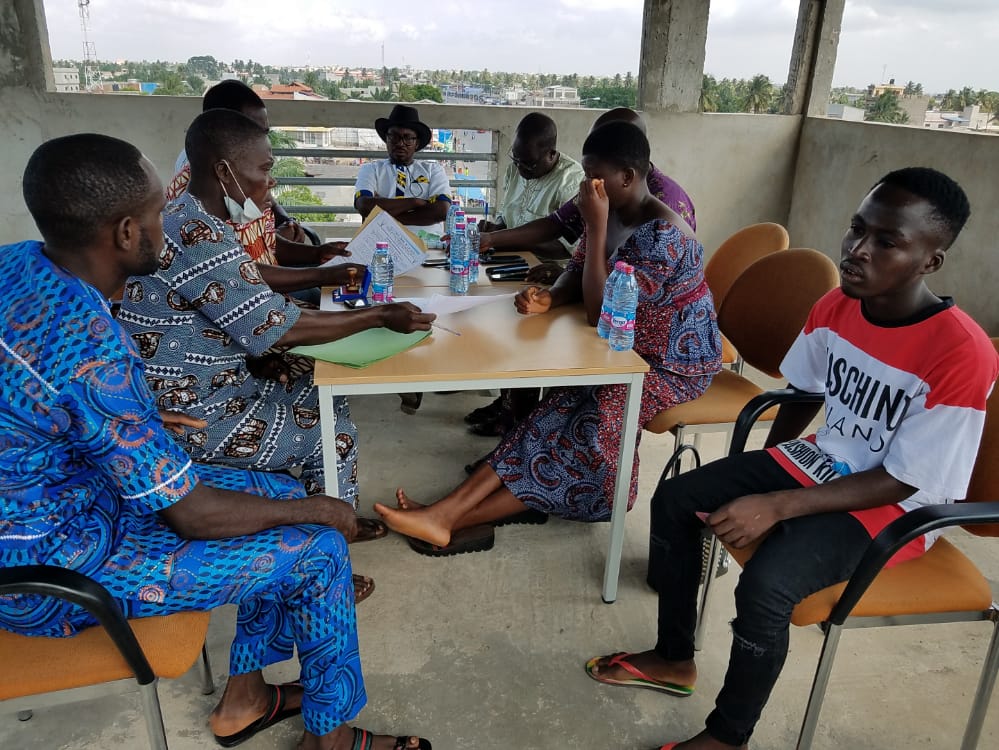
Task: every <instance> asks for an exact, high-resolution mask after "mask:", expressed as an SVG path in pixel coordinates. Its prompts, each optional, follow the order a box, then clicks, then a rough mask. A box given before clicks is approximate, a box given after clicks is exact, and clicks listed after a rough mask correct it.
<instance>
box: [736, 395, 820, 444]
mask: <svg viewBox="0 0 999 750" xmlns="http://www.w3.org/2000/svg"><path fill="white" fill-rule="evenodd" d="M824 398H825V395H824V394H822V393H807V392H805V391H799V390H798V389H797V388H779V389H776V390H773V391H766V392H765V393H761V394H760V395H759V396H755V397H754V398H752V399H751V400H750V402H749V403H748V404H746V405H745V406H744V407H742V411H741V412H739V416H738V418H737V419H736V420H735V427H734V428H733V430H732V444H731V447H730V448H729V450H728V454H729V455H730V456H734V455H736V454H737V453H742V452H743V451H744V450H746V440H748V439H749V432H750V430H752V429H753V425H754V424H756V422H757V420H759V418H760V417H762V416H763V413H764V412H765V411H767V410H768V409H770V408H771V407H773V406H779V405H780V404H789V403H805V404H814V403H821V402H822V400H823V399H824Z"/></svg>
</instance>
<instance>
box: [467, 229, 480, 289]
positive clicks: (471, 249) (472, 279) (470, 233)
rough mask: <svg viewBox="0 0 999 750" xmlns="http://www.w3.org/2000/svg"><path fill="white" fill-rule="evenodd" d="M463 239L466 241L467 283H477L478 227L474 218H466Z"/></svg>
mask: <svg viewBox="0 0 999 750" xmlns="http://www.w3.org/2000/svg"><path fill="white" fill-rule="evenodd" d="M465 237H466V238H467V239H468V283H469V284H476V283H478V281H479V239H480V238H479V225H478V223H477V222H476V220H475V217H474V216H469V217H468V222H467V224H466V226H465Z"/></svg>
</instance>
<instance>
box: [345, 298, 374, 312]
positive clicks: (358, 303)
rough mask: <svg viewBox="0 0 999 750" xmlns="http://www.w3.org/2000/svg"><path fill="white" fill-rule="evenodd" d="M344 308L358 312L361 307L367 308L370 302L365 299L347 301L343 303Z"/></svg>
mask: <svg viewBox="0 0 999 750" xmlns="http://www.w3.org/2000/svg"><path fill="white" fill-rule="evenodd" d="M343 306H344V307H346V308H348V309H350V310H356V309H357V308H359V307H367V306H368V301H367V300H366V299H365V298H364V297H358V298H357V299H347V300H344V301H343Z"/></svg>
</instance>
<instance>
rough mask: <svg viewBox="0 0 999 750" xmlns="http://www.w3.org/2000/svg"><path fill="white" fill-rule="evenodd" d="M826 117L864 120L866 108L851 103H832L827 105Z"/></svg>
mask: <svg viewBox="0 0 999 750" xmlns="http://www.w3.org/2000/svg"><path fill="white" fill-rule="evenodd" d="M826 117H828V118H830V119H832V120H852V121H853V122H863V120H864V110H862V109H861V108H860V107H851V106H850V105H849V104H830V105H829V106H828V107H826Z"/></svg>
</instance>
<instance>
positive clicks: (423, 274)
mask: <svg viewBox="0 0 999 750" xmlns="http://www.w3.org/2000/svg"><path fill="white" fill-rule="evenodd" d="M500 254H502V255H519V256H521V257H522V258H523V259H524V260H526V261H527V264H528V266H531V267H534V266H536V265H538V264H539V263H540V262H541V261H539V260H538V259H537V257H535V256H534V254H533V253H520V252H517V253H514V252H510V253H507V252H503V253H497V255H500ZM427 257H429V258H432V259H436V258H445V257H447V256H446V255H445V253H444V251H443V250H430V251H428V252H427ZM487 268H489V266H479V281H478V282H477V283H475V284H469V289H470V290H475V289H476V288H478V291H473V292H472V293H473V294H483V292H482V291H481V290H482V289H488V288H489V287H491V286H500V287H504V286H506V285H508V284H518V283H520V282H516V281H514V282H510V281H497V282H493V281H491V280H490V279H489V277H488V276H486V269H487ZM448 283H449V279H448V270H447V267H444V268H427V267H426V266H417V267H416V268H414V269H413V270H412V271H410V272H409V273H407V274H405V275H404V276H396V277H395V279H394V286H395V288H396V289H397V290H399V289H405V288H406V287H410V286H448ZM396 296H399V297H404V296H406V295H405V294H403V293H401V292H400V293H397V295H396Z"/></svg>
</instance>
